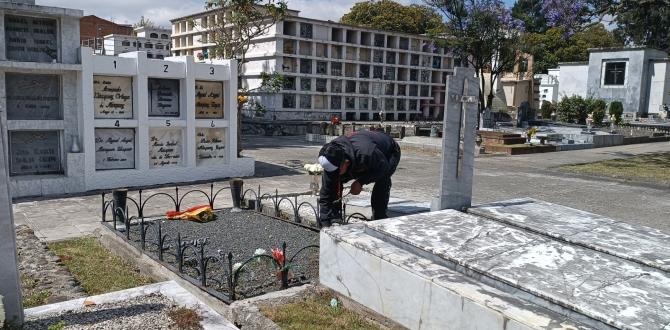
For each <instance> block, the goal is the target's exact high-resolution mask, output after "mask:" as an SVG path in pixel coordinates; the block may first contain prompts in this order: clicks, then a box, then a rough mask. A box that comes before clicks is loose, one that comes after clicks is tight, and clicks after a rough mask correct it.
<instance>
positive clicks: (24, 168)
mask: <svg viewBox="0 0 670 330" xmlns="http://www.w3.org/2000/svg"><path fill="white" fill-rule="evenodd" d="M9 164H10V174H11V175H32V174H59V173H62V172H63V167H62V165H61V150H60V137H59V134H58V132H57V131H12V132H9Z"/></svg>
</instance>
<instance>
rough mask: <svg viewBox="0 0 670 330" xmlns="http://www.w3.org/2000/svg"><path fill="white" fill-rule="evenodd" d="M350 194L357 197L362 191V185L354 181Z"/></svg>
mask: <svg viewBox="0 0 670 330" xmlns="http://www.w3.org/2000/svg"><path fill="white" fill-rule="evenodd" d="M350 191H351V194H352V195H358V194H360V193H361V191H363V185H361V183H360V182H358V181H354V183H352V184H351V190H350Z"/></svg>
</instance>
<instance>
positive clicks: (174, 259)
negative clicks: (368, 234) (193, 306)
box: [101, 183, 367, 303]
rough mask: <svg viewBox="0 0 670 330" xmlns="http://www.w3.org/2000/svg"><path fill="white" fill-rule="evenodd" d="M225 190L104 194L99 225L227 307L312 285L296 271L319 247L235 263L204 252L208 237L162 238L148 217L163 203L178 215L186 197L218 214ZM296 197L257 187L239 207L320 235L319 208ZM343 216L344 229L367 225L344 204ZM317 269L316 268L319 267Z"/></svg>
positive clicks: (155, 218) (156, 220)
mask: <svg viewBox="0 0 670 330" xmlns="http://www.w3.org/2000/svg"><path fill="white" fill-rule="evenodd" d="M229 189H230V187H228V186H226V187H222V188H215V187H214V183H210V187H209V190H202V189H190V190H185V189H183V188H182V189H180V188H179V187H175V188H174V189H173V190H172V191H173V192H172V193H168V192H156V193H152V194H146V193H144V192H143V191H142V190H139V191H137V194H136V197H130V196H122V195H120V196H119V195H117V196H114V194H110V193H102V196H101V199H102V214H101V216H102V217H101V220H102V222H103V223H104V224H106V225H108V226H109V227H110V228H111V229H112V230H113V231H114V232H115V233H116V234H117V235H119V236H121V237H123V238H124V239H125V240H126V241H128V242H129V243H131V245H134V246H135V247H136V248H138V249H139V250H141V251H142V252H143V253H145V254H146V255H148V256H149V257H151V258H152V259H154V260H156V261H158V262H159V263H161V264H162V265H163V266H165V267H167V268H168V269H170V270H172V271H173V272H175V273H176V274H178V275H179V276H181V277H182V278H184V279H186V280H187V281H189V282H191V283H193V284H194V285H197V286H198V287H200V288H201V289H203V290H205V291H207V292H209V293H210V294H212V295H213V296H215V297H217V298H219V299H220V300H222V301H224V302H227V303H230V302H232V301H234V300H236V299H240V298H247V297H252V296H255V295H259V294H263V293H265V292H267V291H272V290H276V289H285V288H288V287H289V286H294V285H300V284H303V283H306V282H309V281H311V280H313V279H314V278H310V274H309V272H307V271H304V269H301V266H300V265H301V264H302V265H303V266H304V263H305V262H310V261H309V260H301V259H300V258H301V257H303V256H306V254H307V253H308V252H309V251H310V250H312V251H313V250H316V252H317V253H316V254H317V255H318V249H319V246H318V245H307V246H303V247H300V248H297V249H295V250H292V249H293V248H294V247H288V246H287V244H286V243H283V244H282V246H281V249H276V250H274V251H272V253H271V254H268V253H260V254H254V256H253V257H251V258H248V259H246V260H244V261H242V262H238V263H234V262H233V261H234V255H233V253H232V252H226V251H222V250H216V253H214V254H212V253H209V254H208V253H207V250H206V249H205V246H207V244H208V243H209V242H208V238H207V237H202V238H195V239H184V238H183V237H182V235H181V233H179V232H177V233H176V234H174V233H172V235H171V234H170V233H165V232H164V229H163V223H164V221H163V220H162V219H161V218H164V215H147V214H146V213H147V209H148V208H149V207H151V206H156V204H154V203H157V202H158V201H159V200H162V201H163V204H161V206H162V208H165V204H164V203H165V202H166V201H167V203H168V204H167V207H174V210H176V211H181V210H182V209H183V208H184V203H185V198H186V197H187V196H193V197H196V199H197V198H201V199H202V201H203V203H206V204H207V205H209V206H210V207H211V208H212V209H214V210H216V209H215V202H216V201H217V199H220V198H221V193H222V192H223V191H226V190H229ZM110 196H113V197H112V198H110ZM299 196H300V195H297V194H293V195H280V194H279V192H278V190H276V189H275V190H274V191H273V192H272V193H264V192H263V191H262V190H261V186H258V188H257V189H247V190H245V191H244V192H243V193H242V194H241V198H242V201H243V203H242V205H243V206H244V207H246V209H247V210H249V211H253V212H256V213H262V214H264V215H265V216H269V217H273V218H275V219H276V220H278V221H285V222H289V223H291V224H294V225H297V226H300V227H303V228H307V229H309V230H313V231H318V230H319V222H318V219H319V205H318V203H317V204H316V205H313V204H312V203H310V202H306V201H304V202H299V201H298V197H299ZM303 210H306V211H305V212H306V213H308V214H312V213H313V214H314V220H315V222H310V221H306V220H307V219H305V217H303V216H302V215H301V211H303ZM218 211H222V210H221V209H219V210H218ZM110 214H111V216H110ZM341 214H342V217H341V219H340V222H341V223H342V224H345V223H348V222H349V221H350V220H351V219H359V220H367V218H366V217H365V216H364V215H363V214H360V213H353V214H349V215H348V214H347V213H346V203H345V204H343V205H342V213H341ZM110 218H111V219H110ZM210 251H211V250H210ZM289 252H290V253H292V255H290V256H289V255H288V254H287V253H289ZM305 259H307V258H305ZM316 267H317V269H318V264H317V265H316ZM305 268H307V267H305Z"/></svg>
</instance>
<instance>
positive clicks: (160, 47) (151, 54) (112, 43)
mask: <svg viewBox="0 0 670 330" xmlns="http://www.w3.org/2000/svg"><path fill="white" fill-rule="evenodd" d="M133 32H134V33H133V35H132V36H127V35H119V34H111V35H107V36H105V37H104V44H103V47H102V48H101V49H100V51H99V52H98V54H103V55H119V54H123V53H129V52H136V51H145V52H147V57H148V58H157V59H162V58H165V57H168V56H170V48H171V44H170V33H171V31H170V30H169V29H163V28H154V27H138V28H136V29H135V30H134V31H133Z"/></svg>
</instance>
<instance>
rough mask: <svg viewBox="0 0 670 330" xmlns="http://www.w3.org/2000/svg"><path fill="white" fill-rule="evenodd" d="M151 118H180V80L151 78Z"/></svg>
mask: <svg viewBox="0 0 670 330" xmlns="http://www.w3.org/2000/svg"><path fill="white" fill-rule="evenodd" d="M149 116H152V117H179V80H177V79H157V78H149Z"/></svg>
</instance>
